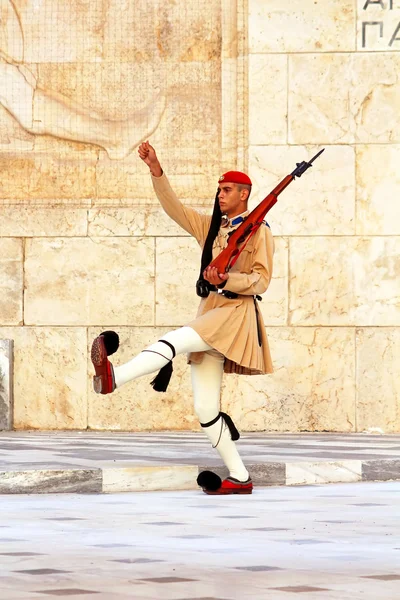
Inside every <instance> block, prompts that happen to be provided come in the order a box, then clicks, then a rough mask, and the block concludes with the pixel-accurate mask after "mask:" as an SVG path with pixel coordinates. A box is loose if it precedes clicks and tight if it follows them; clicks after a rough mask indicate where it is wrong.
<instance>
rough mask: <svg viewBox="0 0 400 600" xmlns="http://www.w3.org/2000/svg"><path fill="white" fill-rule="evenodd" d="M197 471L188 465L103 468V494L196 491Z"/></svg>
mask: <svg viewBox="0 0 400 600" xmlns="http://www.w3.org/2000/svg"><path fill="white" fill-rule="evenodd" d="M197 473H198V469H197V467H195V466H189V465H171V466H165V467H160V466H154V467H149V466H140V465H134V466H129V465H128V464H126V465H125V466H124V467H123V468H121V467H118V468H115V469H113V468H107V467H103V490H102V491H103V492H106V493H115V492H143V491H156V490H194V489H197V483H196V477H197Z"/></svg>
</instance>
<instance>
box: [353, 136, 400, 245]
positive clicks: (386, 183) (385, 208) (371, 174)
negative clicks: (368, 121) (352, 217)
mask: <svg viewBox="0 0 400 600" xmlns="http://www.w3.org/2000/svg"><path fill="white" fill-rule="evenodd" d="M356 156H357V169H356V175H357V234H359V235H380V236H383V235H400V202H396V201H395V198H398V197H399V195H400V173H399V162H400V145H398V144H390V145H383V144H379V145H376V144H368V145H361V144H360V145H358V146H357V150H356ZM372 165H373V168H371V166H372Z"/></svg>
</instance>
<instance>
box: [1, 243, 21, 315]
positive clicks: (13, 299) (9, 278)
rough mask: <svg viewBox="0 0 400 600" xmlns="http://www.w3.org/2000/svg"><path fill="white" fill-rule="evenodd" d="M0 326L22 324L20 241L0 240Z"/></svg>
mask: <svg viewBox="0 0 400 600" xmlns="http://www.w3.org/2000/svg"><path fill="white" fill-rule="evenodd" d="M0 281H1V294H0V326H1V325H20V324H21V323H22V295H23V250H22V241H21V240H17V239H14V238H3V239H0Z"/></svg>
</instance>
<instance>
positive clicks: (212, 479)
mask: <svg viewBox="0 0 400 600" xmlns="http://www.w3.org/2000/svg"><path fill="white" fill-rule="evenodd" d="M221 484H222V479H221V477H219V475H217V474H216V473H213V472H212V471H202V472H201V473H199V476H198V477H197V485H199V486H200V487H202V488H204V489H206V490H209V491H210V492H216V491H217V490H218V489H219V488H220V487H221Z"/></svg>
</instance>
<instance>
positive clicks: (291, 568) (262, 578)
mask: <svg viewBox="0 0 400 600" xmlns="http://www.w3.org/2000/svg"><path fill="white" fill-rule="evenodd" d="M399 500H400V482H358V483H342V484H332V485H330V486H326V485H314V486H300V487H298V486H279V487H267V488H257V489H256V490H255V492H254V494H253V495H252V496H229V497H221V496H206V495H205V494H203V493H202V492H201V491H199V490H198V491H179V492H176V491H171V492H165V491H164V492H143V493H141V494H109V495H108V494H91V495H89V494H85V495H81V494H48V495H45V496H40V495H19V496H10V495H8V496H1V495H0V514H1V517H2V518H1V521H0V563H1V574H0V598H1V600H14V599H17V598H18V599H19V600H35V599H36V598H38V599H45V598H60V597H68V598H72V599H76V600H81V599H82V600H86V599H88V600H89V599H91V600H94V599H96V600H97V599H98V600H132V599H134V600H160V599H161V598H162V599H166V600H238V599H239V598H250V599H251V600H266V599H267V600H290V599H291V598H304V600H313V599H314V598H315V599H316V600H398V599H399V597H400V593H399V590H400V562H399V559H400V543H399V540H400V518H399Z"/></svg>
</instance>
